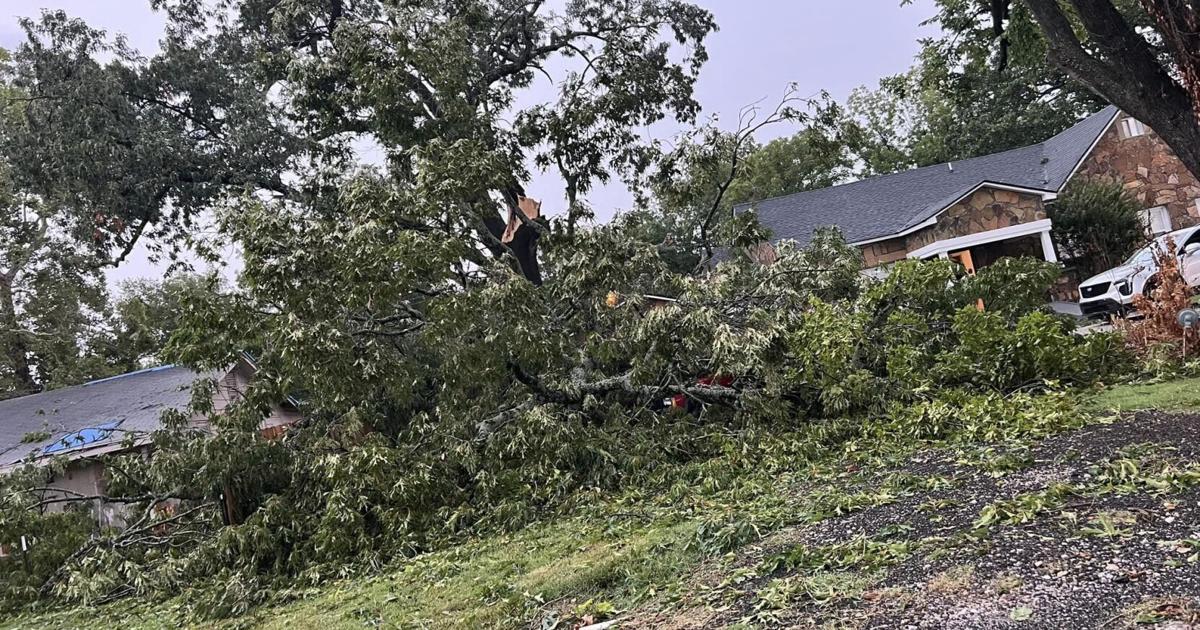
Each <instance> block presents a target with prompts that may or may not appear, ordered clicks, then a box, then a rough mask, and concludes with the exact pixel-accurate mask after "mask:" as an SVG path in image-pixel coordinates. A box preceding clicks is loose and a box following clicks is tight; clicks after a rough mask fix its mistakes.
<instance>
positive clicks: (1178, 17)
mask: <svg viewBox="0 0 1200 630" xmlns="http://www.w3.org/2000/svg"><path fill="white" fill-rule="evenodd" d="M1021 2H1022V3H1023V4H1024V5H1025V6H1027V7H1028V8H1029V11H1030V12H1031V13H1032V14H1033V16H1034V17H1035V18H1036V19H1037V24H1038V26H1039V27H1040V28H1041V30H1042V33H1043V34H1044V35H1045V39H1046V44H1047V50H1048V53H1049V59H1050V60H1051V61H1052V62H1053V63H1054V65H1055V66H1056V67H1058V68H1060V69H1061V70H1062V71H1063V72H1065V73H1066V74H1068V75H1069V76H1071V77H1072V78H1073V79H1075V80H1076V81H1079V82H1080V83H1082V84H1084V85H1086V86H1088V87H1089V88H1091V89H1092V90H1093V91H1095V92H1096V93H1097V94H1099V95H1101V96H1102V97H1104V98H1105V99H1107V100H1108V101H1109V102H1111V103H1113V104H1114V105H1116V106H1117V107H1120V108H1121V109H1122V110H1124V111H1125V112H1126V113H1128V114H1130V115H1131V116H1133V117H1135V118H1137V119H1138V120H1140V121H1142V122H1144V123H1146V124H1147V125H1149V126H1150V127H1151V128H1153V129H1154V131H1155V132H1157V133H1158V135H1159V136H1160V137H1161V138H1162V139H1163V141H1164V142H1166V143H1167V145H1168V146H1170V147H1171V149H1172V150H1173V151H1174V152H1175V154H1176V155H1177V156H1179V159H1180V160H1181V161H1182V162H1183V163H1184V165H1185V166H1187V168H1188V170H1189V171H1191V172H1192V174H1194V175H1196V176H1197V177H1200V54H1197V51H1198V50H1200V6H1197V4H1196V3H1195V2H1191V1H1189V0H1139V3H1140V7H1139V6H1137V5H1134V6H1129V5H1130V3H1128V2H1122V1H1120V0H1069V2H1067V3H1062V2H1060V1H1059V0H1021ZM995 4H996V6H997V11H999V12H1001V13H1000V14H1001V16H1003V12H1004V11H1007V8H1008V7H1010V6H1012V2H1011V0H1002V1H1001V2H997V3H995ZM1064 4H1066V5H1067V6H1064ZM1068 7H1069V8H1068ZM1139 9H1140V10H1141V11H1139ZM1143 11H1144V12H1143ZM1139 14H1140V15H1147V14H1148V15H1149V16H1150V17H1151V18H1152V25H1153V27H1154V28H1153V32H1149V33H1148V32H1147V30H1148V29H1145V28H1142V29H1139V26H1141V24H1139V20H1138V19H1137V17H1136V16H1138V15H1139ZM1002 37H1003V36H1002Z"/></svg>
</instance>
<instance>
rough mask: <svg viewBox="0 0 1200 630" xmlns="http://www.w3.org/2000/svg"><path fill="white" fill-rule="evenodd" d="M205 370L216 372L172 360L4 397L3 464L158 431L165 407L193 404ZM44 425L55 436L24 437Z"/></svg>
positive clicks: (0, 416)
mask: <svg viewBox="0 0 1200 630" xmlns="http://www.w3.org/2000/svg"><path fill="white" fill-rule="evenodd" d="M202 376H211V375H203V374H199V373H197V372H194V371H192V370H190V369H188V368H184V367H178V366H173V365H166V366H162V367H155V368H149V369H146V370H139V371H137V372H130V373H128V374H122V375H120V376H114V377H111V378H105V379H100V380H96V381H91V382H89V383H84V384H82V385H75V386H72V387H63V388H61V389H54V390H50V391H47V392H42V393H39V394H31V395H29V396H22V397H20V398H11V399H9V400H4V401H0V467H4V466H10V465H12V464H15V463H18V462H20V461H21V460H24V459H26V458H28V457H30V456H31V455H33V456H35V457H37V456H41V455H47V454H60V453H68V452H71V451H73V450H75V449H83V448H84V447H88V450H91V449H92V448H94V447H101V446H109V445H116V444H120V443H121V441H122V440H124V439H125V437H126V436H127V435H129V434H130V433H131V432H132V433H135V434H143V433H149V432H150V431H154V430H155V429H157V428H159V426H160V418H161V416H162V413H163V411H165V410H167V409H182V408H184V407H186V406H187V404H188V403H189V402H190V400H191V394H192V385H193V384H194V383H195V382H196V381H197V380H198V379H200V378H201V377H202ZM43 431H45V432H48V433H49V434H50V437H48V438H46V439H44V440H32V441H30V442H25V441H24V440H25V438H26V436H30V435H32V434H36V433H39V432H43Z"/></svg>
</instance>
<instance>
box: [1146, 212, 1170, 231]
mask: <svg viewBox="0 0 1200 630" xmlns="http://www.w3.org/2000/svg"><path fill="white" fill-rule="evenodd" d="M1142 224H1143V225H1145V226H1146V232H1148V233H1150V234H1152V235H1156V234H1166V233H1167V232H1170V231H1171V214H1170V213H1169V212H1167V207H1166V206H1155V207H1153V208H1147V209H1145V210H1142Z"/></svg>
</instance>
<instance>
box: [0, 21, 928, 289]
mask: <svg viewBox="0 0 1200 630" xmlns="http://www.w3.org/2000/svg"><path fill="white" fill-rule="evenodd" d="M693 1H695V2H696V3H697V4H700V5H701V6H704V7H706V8H708V9H709V10H710V11H712V12H713V14H714V15H715V16H716V20H717V24H718V25H719V26H720V31H719V32H717V33H716V34H714V35H712V36H711V37H710V39H709V40H708V50H709V61H708V64H707V65H706V66H705V67H704V70H703V72H702V74H701V77H700V81H699V83H698V85H697V86H696V97H697V99H698V100H699V102H700V104H701V105H702V106H703V107H704V110H705V115H706V116H707V115H715V116H717V117H718V119H719V120H720V121H721V122H722V123H723V125H722V126H724V127H731V126H733V125H736V119H737V114H738V111H739V110H740V109H741V108H742V107H743V106H745V105H746V104H748V103H752V102H755V101H759V100H761V99H767V102H768V103H770V102H771V101H772V100H777V99H778V98H779V97H780V96H782V94H783V93H784V91H785V89H786V88H787V86H788V85H789V84H790V83H795V84H796V85H797V86H798V89H799V94H800V95H802V96H808V95H811V94H815V93H817V92H819V91H821V90H826V91H828V92H829V93H830V94H831V95H832V96H833V97H834V98H835V99H837V100H843V99H845V97H846V95H847V94H849V92H850V91H851V90H852V89H854V88H855V87H857V86H859V85H874V84H875V83H876V82H877V81H878V80H879V79H880V78H881V77H884V76H888V75H891V74H896V73H898V72H902V71H903V70H905V69H907V68H908V67H909V66H910V65H912V61H913V57H914V56H915V55H916V53H917V50H918V40H919V39H920V38H922V37H929V36H932V35H935V34H936V31H935V30H934V29H933V28H932V27H922V26H920V23H921V22H923V21H925V20H926V19H928V18H929V17H931V16H932V15H933V13H934V8H933V2H932V0H915V1H914V2H913V3H912V4H909V5H907V6H903V7H901V6H900V0H693ZM42 9H62V10H64V11H66V12H67V13H68V14H69V15H72V16H74V17H80V18H83V19H84V20H85V21H87V22H88V23H89V24H91V25H92V26H95V27H99V28H103V29H105V30H107V31H109V32H110V33H114V34H115V33H122V34H124V35H125V36H126V37H127V38H128V40H129V42H130V44H132V45H133V46H134V47H135V48H137V49H138V50H140V51H141V52H142V53H144V54H146V55H150V54H153V52H154V51H156V50H157V41H158V38H159V36H160V34H161V32H162V28H163V18H162V16H161V15H159V14H156V13H154V12H153V11H151V10H150V7H149V0H0V47H5V48H11V47H15V46H17V45H18V44H19V43H20V42H21V40H22V39H23V36H22V33H21V30H20V27H19V26H18V24H17V20H18V19H19V18H20V17H21V16H36V15H37V14H38V13H39V12H40V11H41V10H42ZM541 89H549V88H548V86H543V87H542V88H541ZM668 127H669V126H668ZM676 131H677V128H676V129H670V128H664V129H657V128H656V129H655V130H654V133H655V135H664V134H665V135H667V136H669V135H672V134H673V133H675V132H676ZM787 132H788V129H787V128H783V127H775V128H772V129H770V130H768V132H767V135H766V136H765V137H764V139H765V138H769V137H770V136H773V135H781V134H785V133H787ZM527 189H528V190H529V191H530V194H531V195H533V196H537V197H541V198H542V199H543V202H544V204H543V207H544V208H546V209H547V210H550V211H553V210H552V209H553V208H554V207H556V206H559V205H561V201H560V200H561V198H562V187H561V183H560V182H558V180H557V179H556V178H554V177H551V176H540V177H536V178H535V179H534V181H533V182H531V184H530V186H528V187H527ZM535 191H536V192H535ZM629 200H630V196H629V193H628V191H627V190H624V189H623V188H622V187H621V186H610V187H608V188H606V189H604V190H600V191H596V192H595V193H594V194H592V195H590V196H589V201H590V203H591V204H592V206H593V207H594V208H596V210H597V212H598V214H600V215H601V217H608V216H611V215H612V213H613V212H614V211H616V210H620V209H624V208H627V207H628V205H629ZM159 273H160V272H159V271H158V269H157V268H156V267H155V266H154V265H153V264H152V263H150V262H149V261H148V260H147V259H146V257H145V255H144V253H142V254H139V255H137V256H133V257H131V259H130V260H129V261H128V262H127V263H126V264H125V265H123V266H122V268H120V269H118V270H116V271H115V272H113V273H111V274H110V282H113V283H115V282H117V281H119V280H121V279H124V278H130V277H138V276H157V275H159Z"/></svg>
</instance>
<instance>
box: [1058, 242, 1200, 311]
mask: <svg viewBox="0 0 1200 630" xmlns="http://www.w3.org/2000/svg"><path fill="white" fill-rule="evenodd" d="M1168 238H1170V239H1172V240H1173V241H1174V242H1175V251H1176V252H1178V255H1179V272H1180V273H1181V274H1183V279H1184V281H1185V282H1187V284H1188V286H1190V287H1194V286H1197V285H1200V255H1198V253H1200V226H1196V227H1190V228H1185V229H1182V230H1175V231H1174V232H1170V233H1168V234H1163V235H1162V236H1160V237H1158V238H1156V239H1154V240H1153V241H1151V242H1150V244H1149V245H1146V246H1145V247H1143V248H1141V249H1139V250H1137V251H1136V252H1134V254H1133V255H1132V256H1130V257H1129V259H1128V260H1126V261H1125V262H1123V263H1121V264H1120V265H1119V266H1117V267H1113V268H1112V269H1109V270H1108V271H1105V272H1103V273H1099V274H1096V275H1094V276H1092V277H1091V278H1088V279H1087V280H1084V281H1083V282H1081V283H1080V284H1079V310H1080V311H1081V312H1083V314H1084V315H1085V316H1087V317H1107V316H1109V315H1114V314H1120V313H1125V312H1127V311H1129V310H1130V308H1131V307H1132V305H1133V296H1135V295H1139V294H1144V293H1149V292H1150V289H1152V288H1154V284H1155V281H1156V279H1155V276H1156V275H1157V274H1158V265H1157V264H1155V262H1154V251H1155V249H1158V248H1163V247H1166V242H1167V239H1168Z"/></svg>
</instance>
